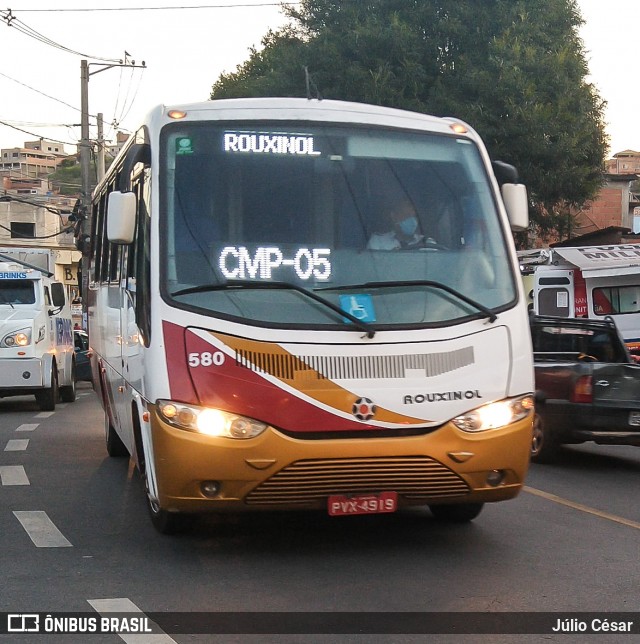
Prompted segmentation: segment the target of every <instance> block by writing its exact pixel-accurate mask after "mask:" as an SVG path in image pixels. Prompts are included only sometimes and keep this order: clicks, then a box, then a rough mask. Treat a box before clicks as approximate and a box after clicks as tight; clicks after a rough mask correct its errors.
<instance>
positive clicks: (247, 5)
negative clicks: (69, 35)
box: [20, 2, 302, 13]
mask: <svg viewBox="0 0 640 644" xmlns="http://www.w3.org/2000/svg"><path fill="white" fill-rule="evenodd" d="M300 4H302V3H301V2H254V3H249V2H242V3H231V4H206V5H177V6H169V7H94V8H88V7H86V8H68V9H20V11H22V12H25V13H26V12H30V13H44V12H49V13H62V12H85V13H86V12H95V11H182V10H185V9H241V8H254V7H282V6H294V5H295V6H297V5H300Z"/></svg>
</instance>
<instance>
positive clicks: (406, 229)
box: [398, 217, 418, 237]
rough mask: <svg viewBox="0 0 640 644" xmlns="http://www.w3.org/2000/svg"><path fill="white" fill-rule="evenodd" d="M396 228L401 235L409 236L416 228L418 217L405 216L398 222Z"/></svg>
mask: <svg viewBox="0 0 640 644" xmlns="http://www.w3.org/2000/svg"><path fill="white" fill-rule="evenodd" d="M398 228H399V229H400V231H401V232H402V234H403V235H406V236H407V237H411V236H412V235H414V234H415V232H416V230H418V219H417V218H416V217H407V219H403V220H402V221H401V222H399V223H398Z"/></svg>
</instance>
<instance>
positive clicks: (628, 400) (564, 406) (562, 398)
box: [530, 315, 640, 463]
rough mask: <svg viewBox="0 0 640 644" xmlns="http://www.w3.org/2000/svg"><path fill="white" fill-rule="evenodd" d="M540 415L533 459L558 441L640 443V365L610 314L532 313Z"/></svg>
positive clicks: (552, 450) (553, 453)
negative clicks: (595, 317)
mask: <svg viewBox="0 0 640 644" xmlns="http://www.w3.org/2000/svg"><path fill="white" fill-rule="evenodd" d="M530 324H531V339H532V342H533V356H534V371H535V387H536V413H535V417H534V423H533V440H532V447H531V460H532V461H533V462H538V463H549V462H552V461H553V460H555V458H556V457H557V455H558V450H559V447H560V445H563V444H570V443H573V444H575V443H584V442H586V441H594V442H595V443H598V444H602V445H640V364H638V363H636V362H635V361H634V360H633V359H632V357H631V356H630V354H629V351H628V349H627V347H626V345H625V344H624V341H623V340H622V337H621V335H620V334H619V332H618V329H617V328H616V325H615V322H614V321H613V319H612V318H609V317H607V318H603V319H598V320H593V319H586V318H557V317H550V316H538V315H532V316H531V318H530Z"/></svg>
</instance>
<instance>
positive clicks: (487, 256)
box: [160, 122, 516, 328]
mask: <svg viewBox="0 0 640 644" xmlns="http://www.w3.org/2000/svg"><path fill="white" fill-rule="evenodd" d="M162 164H163V166H162V171H161V177H162V185H161V194H162V202H161V207H160V208H161V217H162V221H161V225H160V236H161V243H162V249H163V250H162V253H163V254H162V258H161V266H162V274H161V280H162V292H163V295H164V297H165V298H166V299H167V300H168V301H170V302H171V303H172V304H173V305H174V306H179V307H182V308H188V309H193V310H198V311H199V312H206V313H208V314H211V315H216V316H219V317H225V318H229V319H241V320H243V321H248V322H253V323H256V324H262V325H267V326H269V325H274V326H286V327H291V328H299V327H301V326H304V327H311V328H314V327H326V326H332V325H334V326H342V327H344V326H345V325H353V324H354V322H353V319H350V318H349V317H344V316H341V315H340V313H339V312H338V311H339V310H343V311H346V312H348V313H349V314H350V316H351V318H353V317H355V318H357V319H358V320H362V322H364V323H366V324H372V325H374V326H375V327H376V328H387V327H388V328H400V327H404V328H406V327H411V326H420V325H427V324H429V325H439V324H442V325H444V324H447V323H450V322H452V321H461V320H465V319H469V318H471V317H486V316H487V311H496V310H499V309H501V308H505V307H507V306H508V305H510V304H512V303H513V302H514V300H515V293H516V291H515V283H514V276H513V271H512V267H511V264H510V261H509V258H508V254H507V244H506V241H505V238H504V235H503V232H502V229H501V227H500V225H499V221H498V215H497V212H496V205H495V202H494V199H493V196H492V193H491V190H490V187H489V180H488V176H487V173H486V170H485V168H484V166H483V163H482V161H481V156H480V152H479V151H478V149H477V148H476V146H475V145H474V144H473V143H472V142H470V141H469V140H466V139H463V138H458V137H455V136H453V135H452V136H444V135H434V134H424V133H420V132H404V131H393V130H389V129H380V128H373V127H366V128H363V127H341V126H320V125H317V124H310V125H306V124H301V123H299V122H292V123H283V122H278V123H277V124H270V125H265V124H261V125H260V126H259V127H257V126H256V125H255V124H251V125H249V124H247V125H246V126H244V127H240V126H239V125H238V124H237V123H235V124H234V125H233V126H225V124H219V123H216V124H211V123H176V124H172V125H170V126H167V127H166V128H165V129H164V131H163V139H162ZM269 283H273V285H274V288H267V287H266V285H267V284H269ZM305 291H306V292H313V293H314V294H315V295H317V296H321V298H322V299H323V300H325V301H326V302H329V303H330V305H333V306H325V305H324V302H322V301H320V300H319V299H318V297H308V295H307V293H305ZM336 307H339V308H338V310H337V311H336Z"/></svg>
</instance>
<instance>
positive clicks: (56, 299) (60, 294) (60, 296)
mask: <svg viewBox="0 0 640 644" xmlns="http://www.w3.org/2000/svg"><path fill="white" fill-rule="evenodd" d="M51 302H52V303H53V306H55V307H56V308H62V307H63V306H64V304H65V295H64V285H63V284H62V282H52V283H51Z"/></svg>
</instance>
